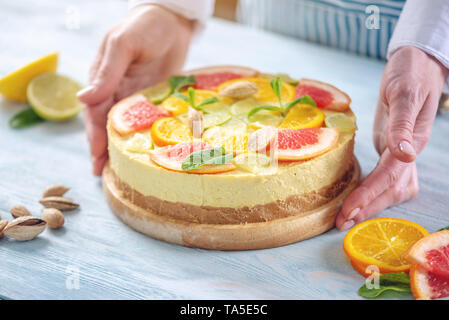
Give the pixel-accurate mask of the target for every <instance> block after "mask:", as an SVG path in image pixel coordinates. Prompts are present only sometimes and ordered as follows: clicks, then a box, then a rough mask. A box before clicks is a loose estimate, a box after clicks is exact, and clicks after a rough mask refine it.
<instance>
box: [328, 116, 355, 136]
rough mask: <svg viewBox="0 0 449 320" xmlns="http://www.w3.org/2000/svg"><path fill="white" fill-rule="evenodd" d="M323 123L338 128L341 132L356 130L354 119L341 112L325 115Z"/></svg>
mask: <svg viewBox="0 0 449 320" xmlns="http://www.w3.org/2000/svg"><path fill="white" fill-rule="evenodd" d="M324 123H325V124H326V127H328V128H338V129H340V132H341V133H354V132H355V131H356V130H357V126H356V124H355V122H354V120H353V119H352V118H351V117H348V116H347V115H345V114H344V113H341V112H338V113H332V114H329V115H327V116H326V118H325V119H324Z"/></svg>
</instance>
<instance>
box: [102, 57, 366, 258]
mask: <svg viewBox="0 0 449 320" xmlns="http://www.w3.org/2000/svg"><path fill="white" fill-rule="evenodd" d="M350 103H351V100H350V98H349V97H348V95H346V94H345V93H344V92H342V91H341V90H339V89H337V88H335V87H334V86H332V85H330V84H327V83H324V82H320V81H317V80H311V79H300V80H295V79H292V78H291V77H290V76H288V75H286V74H268V73H261V72H259V71H256V70H253V69H250V68H246V67H240V66H213V67H206V68H201V69H196V70H192V71H188V72H185V73H183V74H180V75H176V76H172V77H171V78H170V79H168V80H167V81H166V82H162V83H159V84H157V85H156V86H153V87H150V88H147V89H145V90H142V91H140V92H138V93H136V94H134V95H132V96H130V97H128V98H126V99H124V100H122V101H120V102H119V103H117V104H116V105H115V106H114V107H113V108H112V109H111V111H110V112H109V116H108V124H107V133H108V139H109V144H108V146H109V147H108V148H109V163H108V164H107V165H106V167H105V169H104V171H103V185H104V189H105V192H106V195H107V199H108V202H109V203H110V205H111V207H112V209H113V211H114V212H115V213H116V215H117V216H118V217H119V218H120V219H121V220H123V221H124V222H125V223H126V224H128V225H129V226H131V227H132V228H134V229H136V230H138V231H140V232H142V233H144V234H147V235H149V236H152V237H154V238H157V239H160V240H164V241H168V242H172V243H177V244H181V245H186V246H192V247H199V248H207V249H221V250H242V249H258V248H268V247H274V246H280V245H285V244H288V243H292V242H296V241H300V240H303V239H307V238H310V237H312V236H315V235H317V234H320V233H323V232H325V231H327V230H329V229H330V228H332V227H333V226H334V223H335V216H336V214H337V213H338V210H339V208H340V206H341V203H342V201H343V199H344V198H345V197H346V196H347V195H348V194H349V193H350V191H351V190H352V189H353V188H354V187H355V186H356V185H357V183H358V181H359V176H360V169H359V166H358V163H357V160H356V159H355V157H354V155H353V150H354V137H355V131H356V119H355V116H354V114H353V113H352V111H351V109H350Z"/></svg>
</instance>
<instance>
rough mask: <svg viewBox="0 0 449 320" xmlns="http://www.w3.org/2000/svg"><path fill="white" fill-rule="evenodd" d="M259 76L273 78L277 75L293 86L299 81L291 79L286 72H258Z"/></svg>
mask: <svg viewBox="0 0 449 320" xmlns="http://www.w3.org/2000/svg"><path fill="white" fill-rule="evenodd" d="M259 77H262V78H268V79H275V78H277V77H279V78H280V79H281V80H282V81H284V82H287V83H289V84H291V85H294V86H296V85H297V84H298V83H299V80H296V79H293V78H292V77H290V75H288V74H287V73H260V74H259Z"/></svg>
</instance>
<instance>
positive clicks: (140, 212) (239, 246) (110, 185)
mask: <svg viewBox="0 0 449 320" xmlns="http://www.w3.org/2000/svg"><path fill="white" fill-rule="evenodd" d="M359 179H360V166H359V163H358V161H357V159H356V158H355V157H354V174H353V176H352V180H351V182H350V183H349V185H348V187H347V188H346V189H345V190H343V192H342V193H341V194H340V195H339V196H338V197H337V198H335V199H334V200H332V201H331V202H329V203H327V204H326V205H324V206H322V207H320V208H318V209H315V210H311V211H309V212H307V213H305V214H303V215H301V216H292V217H288V218H282V219H277V220H273V221H268V222H258V223H247V224H239V225H237V224H232V225H231V224H201V223H191V222H185V221H180V220H176V219H172V218H167V217H164V216H160V215H158V214H155V213H154V212H151V211H149V210H144V209H142V208H141V207H139V206H136V205H135V204H133V203H132V202H130V201H129V200H127V199H126V198H124V197H123V196H122V194H121V191H120V190H119V189H117V188H116V186H115V184H114V179H113V175H112V169H111V168H110V166H109V163H108V164H107V165H106V167H105V169H104V171H103V188H104V191H105V193H106V199H107V201H108V203H109V205H110V207H111V209H112V211H114V213H115V214H116V215H117V217H119V218H120V219H121V220H122V221H123V222H124V223H125V224H127V225H128V226H130V227H131V228H133V229H135V230H137V231H139V232H141V233H143V234H146V235H148V236H150V237H153V238H156V239H159V240H163V241H167V242H171V243H175V244H180V245H183V246H188V247H195V248H202V249H214V250H250V249H264V248H272V247H278V246H283V245H286V244H290V243H294V242H298V241H301V240H305V239H308V238H311V237H314V236H316V235H319V234H321V233H323V232H326V231H327V230H329V229H331V228H332V227H333V226H334V225H335V217H336V215H337V213H338V211H339V209H340V206H341V204H342V202H343V200H344V199H345V198H346V197H347V196H348V194H349V193H350V192H351V191H352V190H353V189H354V188H355V187H356V186H357V184H358V182H359Z"/></svg>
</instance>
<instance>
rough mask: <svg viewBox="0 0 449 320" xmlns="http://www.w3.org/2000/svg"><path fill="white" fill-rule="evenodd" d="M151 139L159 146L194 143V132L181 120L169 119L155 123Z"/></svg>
mask: <svg viewBox="0 0 449 320" xmlns="http://www.w3.org/2000/svg"><path fill="white" fill-rule="evenodd" d="M151 138H152V139H153V142H154V143H155V144H157V145H158V146H166V145H171V144H177V143H181V142H190V141H192V132H191V131H190V128H189V127H188V126H187V125H186V124H185V123H183V122H182V121H181V120H179V119H177V118H173V117H167V118H162V119H159V120H158V121H156V122H155V123H153V126H152V127H151Z"/></svg>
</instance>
